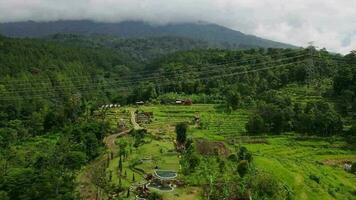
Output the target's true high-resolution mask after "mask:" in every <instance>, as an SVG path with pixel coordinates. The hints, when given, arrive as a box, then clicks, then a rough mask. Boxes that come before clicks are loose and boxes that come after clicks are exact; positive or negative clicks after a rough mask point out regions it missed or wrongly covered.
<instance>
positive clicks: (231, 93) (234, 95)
mask: <svg viewBox="0 0 356 200" xmlns="http://www.w3.org/2000/svg"><path fill="white" fill-rule="evenodd" d="M225 99H226V104H227V107H228V109H231V110H236V109H237V108H238V107H239V106H240V104H241V96H240V93H238V92H237V91H236V90H235V89H234V88H232V89H229V90H227V91H226V93H225Z"/></svg>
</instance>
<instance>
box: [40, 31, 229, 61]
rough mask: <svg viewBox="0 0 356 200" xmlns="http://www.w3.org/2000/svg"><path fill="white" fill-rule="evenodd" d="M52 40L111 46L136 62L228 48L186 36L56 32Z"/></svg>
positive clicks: (85, 45) (101, 46) (84, 44)
mask: <svg viewBox="0 0 356 200" xmlns="http://www.w3.org/2000/svg"><path fill="white" fill-rule="evenodd" d="M46 39H48V40H50V41H56V42H63V43H65V44H67V45H70V46H73V45H77V46H81V47H89V48H110V49H113V50H115V51H118V52H119V53H120V52H125V53H126V54H129V55H130V56H131V58H132V59H134V61H135V62H138V63H140V64H141V63H146V64H147V63H148V62H150V61H151V60H153V59H156V58H160V57H162V56H164V55H168V54H171V53H174V52H177V51H187V50H192V49H208V48H226V47H224V46H223V45H219V44H212V43H209V42H205V41H202V40H193V39H189V38H184V37H168V36H166V37H147V38H119V37H114V36H108V35H102V36H83V35H73V34H55V35H51V36H48V37H47V38H46Z"/></svg>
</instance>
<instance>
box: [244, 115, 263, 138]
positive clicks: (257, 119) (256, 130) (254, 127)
mask: <svg viewBox="0 0 356 200" xmlns="http://www.w3.org/2000/svg"><path fill="white" fill-rule="evenodd" d="M246 130H247V132H248V133H252V134H260V133H263V132H265V122H264V120H263V118H262V117H261V116H260V115H258V114H255V115H254V116H252V117H251V118H250V119H249V120H248V122H247V124H246Z"/></svg>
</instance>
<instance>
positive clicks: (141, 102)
mask: <svg viewBox="0 0 356 200" xmlns="http://www.w3.org/2000/svg"><path fill="white" fill-rule="evenodd" d="M143 104H145V102H144V101H136V105H138V106H141V105H143Z"/></svg>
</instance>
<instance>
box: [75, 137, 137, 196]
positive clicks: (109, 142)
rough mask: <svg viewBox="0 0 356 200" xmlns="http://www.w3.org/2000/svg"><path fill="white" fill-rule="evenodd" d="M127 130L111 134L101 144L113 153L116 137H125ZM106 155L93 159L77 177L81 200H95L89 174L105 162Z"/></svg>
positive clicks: (94, 192)
mask: <svg viewBox="0 0 356 200" xmlns="http://www.w3.org/2000/svg"><path fill="white" fill-rule="evenodd" d="M129 132H130V131H129V130H125V131H122V132H120V133H116V134H112V135H109V136H107V137H105V138H104V139H103V142H104V144H105V146H106V148H107V149H109V150H110V151H112V152H114V151H115V150H116V144H115V140H116V138H117V137H121V136H123V135H126V134H127V133H129ZM106 156H107V154H106V153H103V154H102V155H101V156H99V157H98V158H97V159H95V160H94V161H93V162H91V163H90V164H88V165H87V166H86V167H85V168H84V170H83V171H82V173H81V174H80V175H79V178H78V184H79V193H80V196H81V197H82V198H83V199H87V200H95V199H96V189H95V188H94V186H93V184H92V183H91V180H90V174H91V173H90V172H91V170H92V169H93V168H95V167H96V166H98V165H99V164H101V163H102V162H105V161H106V159H107V157H106Z"/></svg>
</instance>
